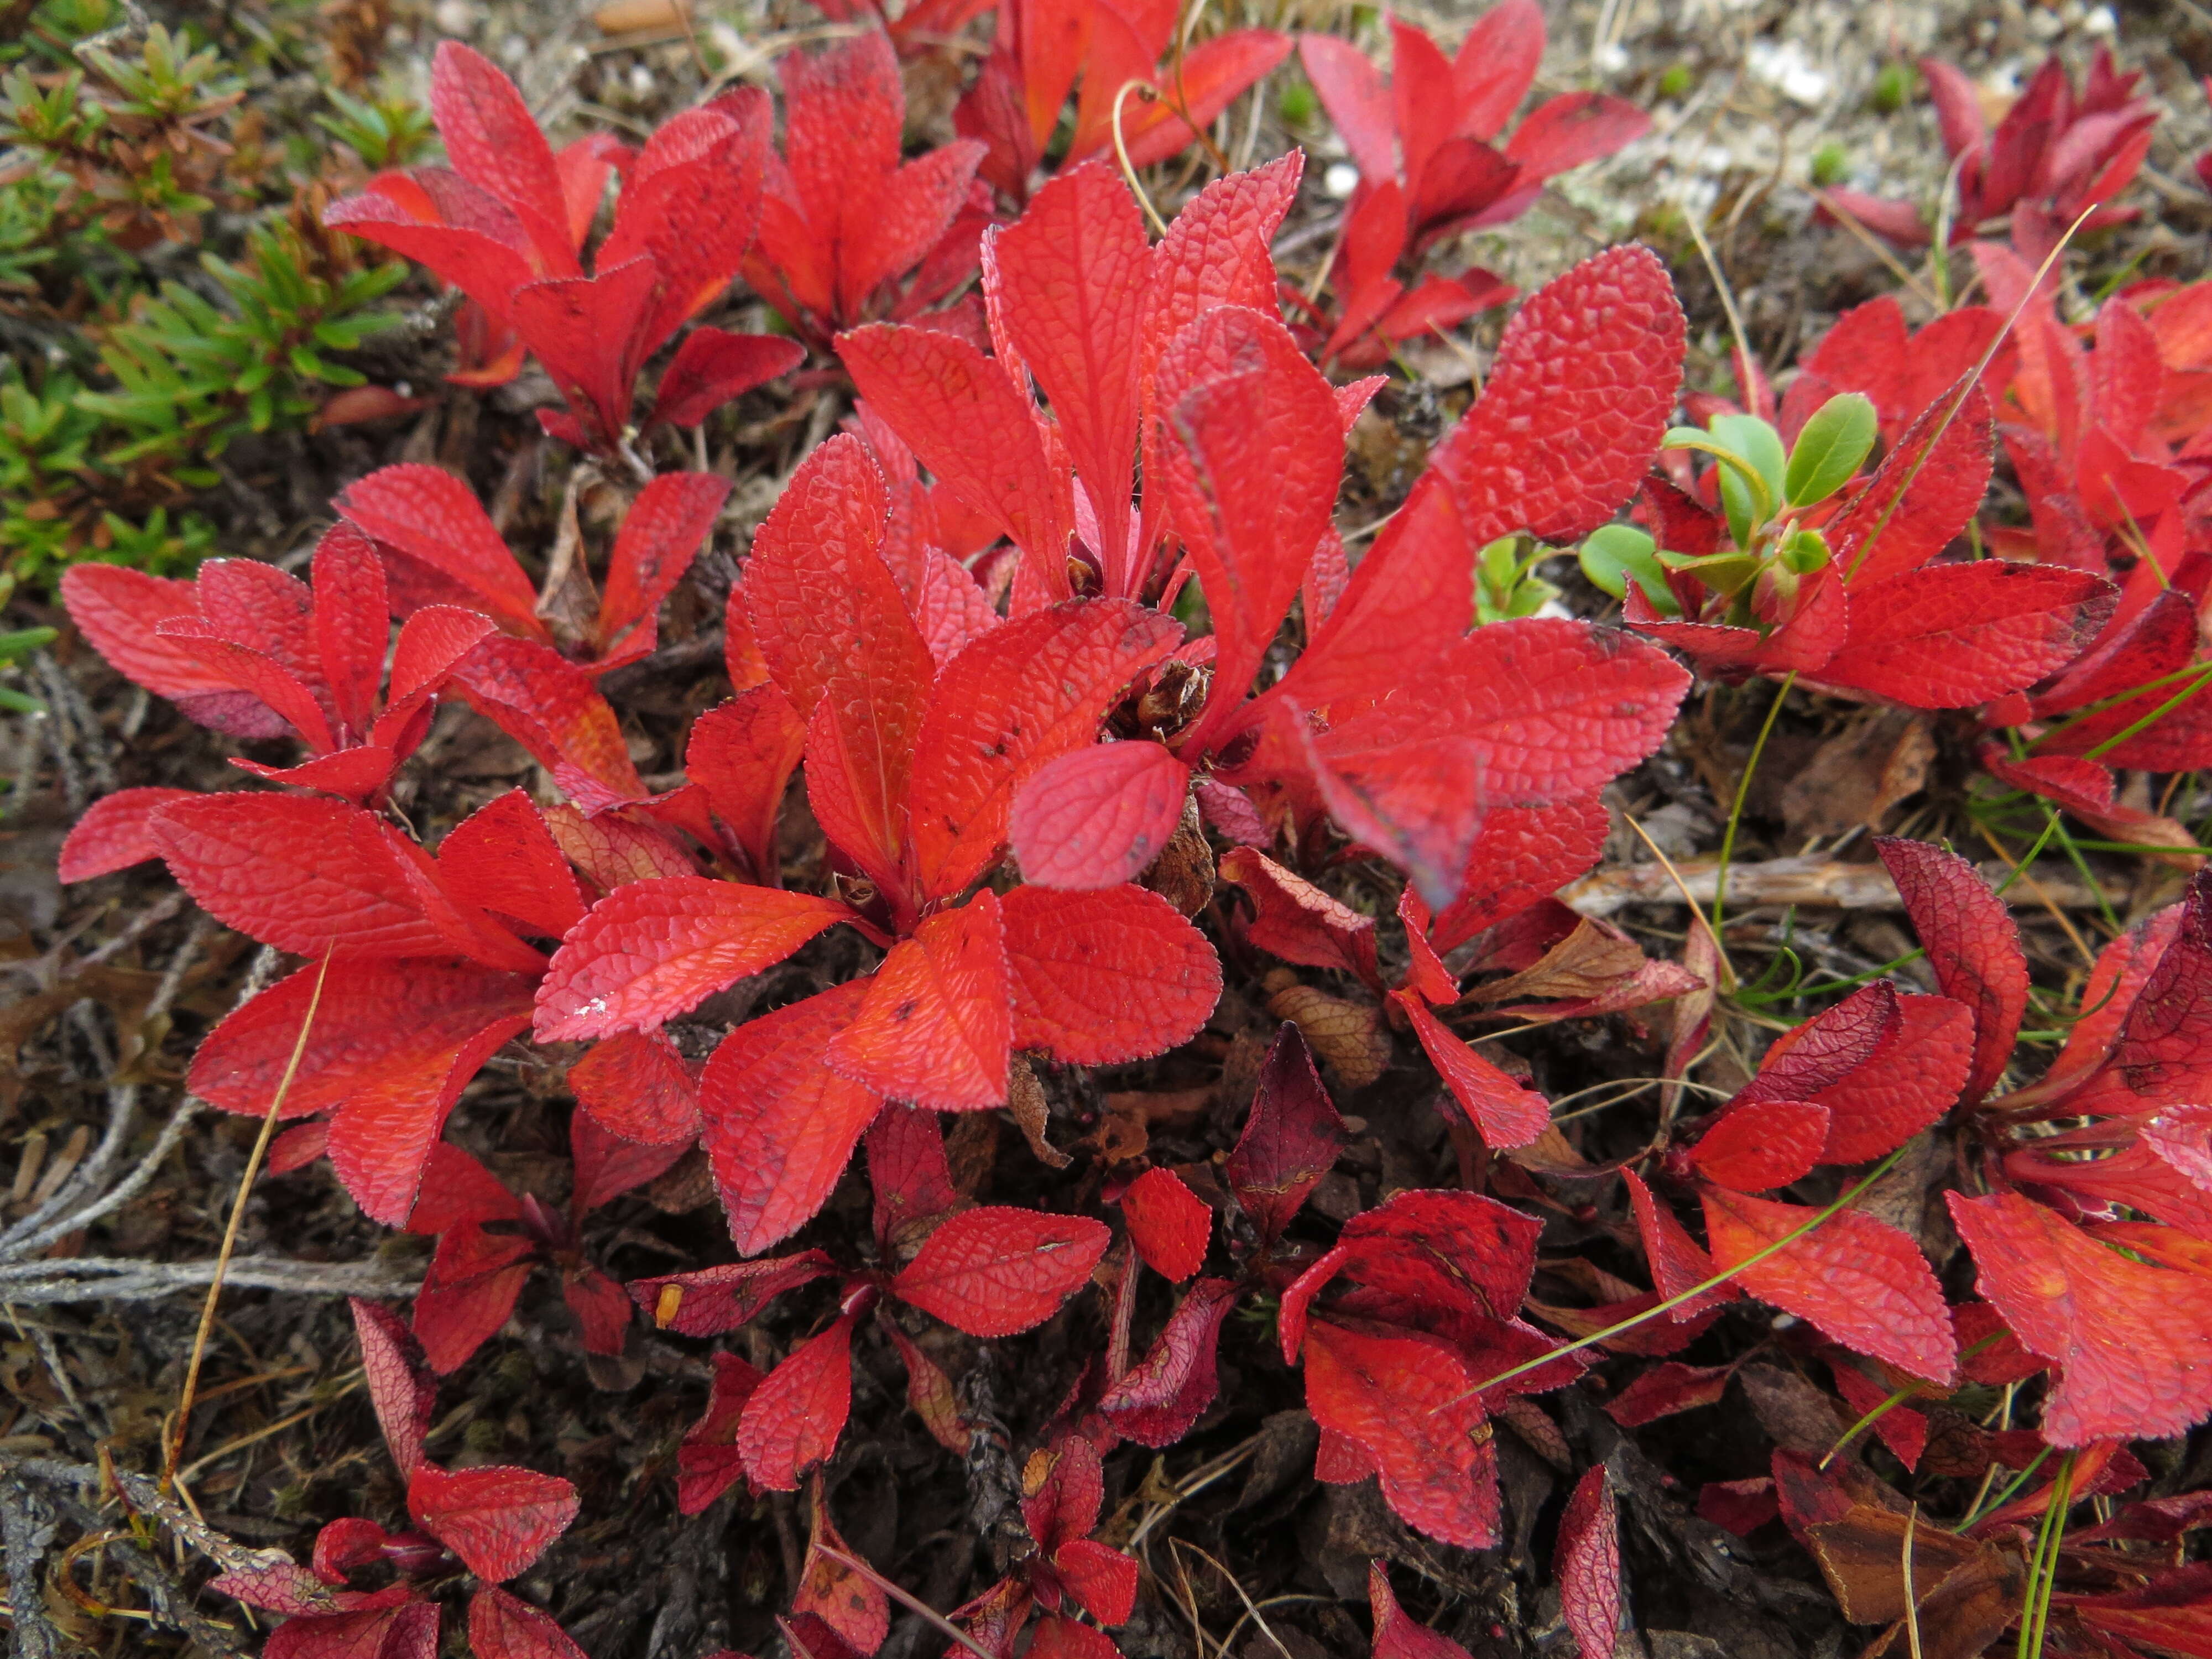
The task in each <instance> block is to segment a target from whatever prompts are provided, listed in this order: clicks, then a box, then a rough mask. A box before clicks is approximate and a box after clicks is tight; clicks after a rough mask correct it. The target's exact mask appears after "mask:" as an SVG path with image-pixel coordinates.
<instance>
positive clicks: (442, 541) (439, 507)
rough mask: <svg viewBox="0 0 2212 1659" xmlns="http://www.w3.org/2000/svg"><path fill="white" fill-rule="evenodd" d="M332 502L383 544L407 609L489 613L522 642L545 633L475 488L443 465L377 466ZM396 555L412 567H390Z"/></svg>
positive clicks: (534, 601)
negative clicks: (446, 607)
mask: <svg viewBox="0 0 2212 1659" xmlns="http://www.w3.org/2000/svg"><path fill="white" fill-rule="evenodd" d="M331 504H332V505H333V506H334V507H337V510H338V511H339V512H340V513H343V514H344V515H345V517H346V519H347V520H348V521H349V523H351V524H352V525H353V526H354V527H355V528H356V529H357V530H359V531H360V532H362V534H363V535H365V536H368V538H371V539H372V540H374V541H375V542H377V543H379V544H380V550H382V551H383V552H384V553H385V557H386V566H387V570H388V573H389V574H390V575H391V576H392V578H393V579H394V591H393V595H392V597H393V600H394V603H395V604H397V605H404V607H405V609H406V610H408V611H416V610H420V609H422V607H423V606H424V605H459V606H460V607H461V608H463V609H465V610H472V611H484V612H486V613H488V614H489V616H490V617H492V618H493V619H494V620H495V621H496V622H497V623H499V625H500V626H501V628H503V629H507V631H508V632H509V633H511V634H515V635H520V637H522V638H524V639H530V640H539V641H543V640H544V639H545V638H546V633H545V624H544V623H542V622H540V621H538V614H537V611H538V595H537V594H536V593H534V592H532V591H531V586H530V579H529V578H528V577H527V576H526V575H524V574H523V572H522V567H521V566H520V565H519V564H517V563H516V562H515V559H514V555H513V554H512V553H510V552H509V551H507V544H506V543H505V542H503V541H501V539H500V534H499V532H498V530H497V529H495V527H494V526H493V525H492V521H491V517H490V515H489V513H486V512H485V511H484V510H483V505H482V503H480V502H479V501H477V498H476V495H475V492H473V491H472V490H471V489H470V488H469V487H468V485H466V484H465V483H462V482H461V481H460V480H459V478H457V477H454V476H453V474H452V473H450V472H448V471H446V470H445V469H444V468H443V467H437V466H430V465H424V464H422V463H419V462H409V463H406V464H404V465H398V466H386V467H380V468H379V469H378V470H377V471H374V472H372V473H370V474H369V475H368V477H365V478H361V479H357V480H356V481H355V482H354V483H350V484H349V485H347V486H346V488H345V489H343V490H342V491H341V492H339V495H338V496H337V500H336V501H333V502H332V503H331ZM394 554H398V555H399V556H400V557H401V562H402V563H403V564H404V565H405V566H408V567H411V568H403V569H400V570H396V571H394V570H390V567H391V565H392V556H393V555H394ZM426 580H427V581H428V584H429V586H428V587H427V588H426V587H425V586H424V584H425V582H426ZM395 679H396V677H395ZM397 689H398V687H397V685H396V684H395V686H394V690H397Z"/></svg>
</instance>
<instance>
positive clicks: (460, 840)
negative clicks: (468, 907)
mask: <svg viewBox="0 0 2212 1659" xmlns="http://www.w3.org/2000/svg"><path fill="white" fill-rule="evenodd" d="M438 877H439V879H440V881H441V882H442V883H443V884H444V885H445V888H446V890H447V892H449V893H451V894H452V895H453V896H454V897H455V898H457V899H460V900H462V901H464V902H467V903H470V904H474V905H477V906H479V907H481V908H483V909H486V910H490V911H494V912H496V913H497V914H498V915H504V916H512V917H513V918H514V919H515V920H516V921H519V922H520V923H522V924H523V925H524V927H526V928H527V929H529V930H530V931H531V932H532V933H542V934H544V935H545V936H546V937H548V938H550V939H558V938H560V937H561V936H562V934H563V933H567V932H568V930H569V929H570V928H571V927H574V926H575V925H576V924H577V922H579V921H581V920H582V919H583V915H584V895H583V890H582V889H581V888H580V887H579V886H578V885H577V884H576V874H575V872H574V870H572V869H570V868H569V866H568V859H567V858H566V857H565V856H564V855H563V854H562V851H561V845H560V843H559V842H556V841H555V840H554V839H553V832H552V830H551V829H548V828H547V827H546V823H545V819H544V815H543V814H541V813H540V812H539V811H538V808H537V807H536V806H535V805H533V804H532V801H531V799H530V797H529V795H528V794H527V793H525V792H524V791H522V790H520V789H510V790H508V791H507V793H505V794H503V795H495V796H494V797H492V799H490V800H489V801H487V802H485V803H484V805H482V806H480V807H478V808H477V810H476V811H473V812H471V813H470V814H469V816H468V817H465V818H463V819H462V820H461V821H460V822H459V823H457V824H455V825H454V826H453V829H451V830H449V831H448V832H447V836H446V838H445V840H443V841H442V842H439V843H438Z"/></svg>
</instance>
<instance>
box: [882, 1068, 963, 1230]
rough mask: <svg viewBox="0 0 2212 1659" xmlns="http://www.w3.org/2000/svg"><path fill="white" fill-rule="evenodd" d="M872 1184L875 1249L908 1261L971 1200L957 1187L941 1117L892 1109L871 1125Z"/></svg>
mask: <svg viewBox="0 0 2212 1659" xmlns="http://www.w3.org/2000/svg"><path fill="white" fill-rule="evenodd" d="M868 1184H869V1186H870V1187H872V1188H874V1189H875V1205H874V1216H873V1218H872V1219H873V1222H874V1226H875V1234H876V1248H877V1249H878V1252H879V1253H880V1254H881V1255H882V1256H883V1259H884V1261H887V1262H904V1261H907V1260H908V1258H909V1257H911V1256H912V1255H914V1253H915V1250H917V1249H920V1248H921V1241H922V1240H923V1239H925V1238H927V1237H929V1235H930V1234H931V1233H933V1232H934V1231H936V1230H937V1225H938V1224H939V1222H941V1221H943V1220H944V1219H945V1217H947V1216H949V1215H951V1214H952V1213H953V1212H955V1211H957V1210H964V1209H966V1208H967V1207H968V1206H969V1200H967V1199H966V1198H965V1197H963V1195H962V1194H961V1193H960V1190H959V1189H958V1188H956V1187H955V1186H954V1185H953V1184H952V1167H951V1164H950V1162H949V1161H948V1160H947V1159H946V1158H945V1132H944V1130H943V1129H942V1128H941V1127H939V1123H938V1121H937V1114H936V1113H934V1112H924V1111H917V1110H916V1109H915V1108H913V1107H911V1106H898V1105H893V1106H890V1107H887V1108H885V1109H884V1111H882V1112H881V1113H879V1114H878V1115H877V1118H876V1121H874V1122H873V1123H872V1124H871V1125H869V1126H868Z"/></svg>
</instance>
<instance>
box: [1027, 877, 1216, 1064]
mask: <svg viewBox="0 0 2212 1659" xmlns="http://www.w3.org/2000/svg"><path fill="white" fill-rule="evenodd" d="M1002 908H1003V909H1004V912H1005V917H1006V957H1007V961H1008V963H1009V965H1010V966H1011V968H1012V992H1013V1014H1014V1019H1013V1033H1012V1041H1013V1043H1014V1046H1015V1047H1017V1048H1042V1049H1044V1050H1046V1051H1047V1052H1048V1053H1050V1054H1052V1055H1053V1056H1054V1058H1055V1059H1057V1060H1065V1061H1066V1062H1068V1063H1070V1064H1073V1065H1079V1066H1109V1065H1118V1064H1120V1063H1121V1062H1123V1061H1126V1060H1144V1059H1148V1058H1150V1057H1151V1056H1152V1055H1154V1054H1164V1053H1165V1052H1166V1051H1167V1050H1168V1049H1170V1048H1175V1047H1176V1046H1177V1045H1178V1044H1180V1043H1182V1042H1188V1040H1189V1039H1190V1038H1192V1037H1193V1036H1196V1035H1197V1034H1198V1032H1199V1030H1200V1028H1202V1027H1203V1026H1204V1025H1205V1024H1206V1018H1207V1017H1208V1016H1209V1015H1211V1014H1212V1012H1213V1006H1214V1004H1215V1002H1216V1001H1217V1000H1219V998H1220V995H1221V962H1220V959H1219V958H1218V957H1216V956H1215V955H1214V952H1213V947H1212V945H1210V944H1208V943H1207V942H1206V936H1205V935H1204V934H1202V933H1200V932H1199V931H1198V929H1197V928H1195V927H1192V926H1191V924H1190V923H1189V922H1188V921H1186V920H1185V919H1184V918H1183V917H1182V915H1181V914H1180V913H1179V912H1177V910H1176V908H1175V906H1174V905H1172V904H1170V903H1169V902H1168V901H1167V900H1165V899H1164V898H1162V897H1161V896H1159V895H1158V894H1157V893H1152V892H1147V891H1146V890H1144V889H1143V888H1141V887H1128V886H1123V887H1109V888H1106V889H1103V890H1101V891H1098V892H1094V893H1054V892H1050V891H1048V890H1044V889H1041V888H1035V887H1017V888H1016V889H1014V890H1013V891H1012V893H1010V894H1008V895H1007V896H1006V902H1005V904H1004V906H1003V907H1002Z"/></svg>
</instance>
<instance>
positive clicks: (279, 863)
mask: <svg viewBox="0 0 2212 1659" xmlns="http://www.w3.org/2000/svg"><path fill="white" fill-rule="evenodd" d="M148 829H149V834H150V836H152V838H153V841H154V844H155V847H157V848H159V849H160V851H161V856H162V857H163V858H164V859H165V860H167V861H168V865H169V870H170V872H171V873H172V874H173V875H174V876H175V877H176V878H177V880H178V882H179V884H181V885H182V886H183V888H184V889H185V891H186V892H188V893H190V894H191V896H192V897H193V898H194V899H196V900H197V901H198V902H199V905H200V908H202V909H204V910H205V911H207V912H208V914H209V915H212V916H213V917H215V919H216V921H220V922H222V923H224V924H225V925H226V926H228V927H235V928H237V929H238V930H239V931H240V933H246V934H250V935H251V936H252V937H253V938H255V939H260V940H261V941H262V942H263V943H264V944H266V945H276V947H277V948H278V949H279V950H283V951H292V952H294V953H295V955H299V956H307V957H320V956H322V955H323V954H324V952H325V951H331V954H332V957H333V958H334V959H335V960H348V959H351V960H359V959H362V958H366V957H440V956H450V955H453V953H454V948H455V947H454V945H453V941H452V939H450V938H449V937H448V936H447V933H445V932H444V931H443V930H441V928H440V927H438V926H437V924H436V923H435V921H433V920H432V918H431V916H430V915H428V914H427V913H426V910H425V902H426V899H427V900H429V901H431V902H435V893H436V888H435V881H434V880H433V879H432V878H431V877H430V871H431V869H432V866H431V864H430V860H429V859H428V856H427V855H426V854H423V853H422V851H421V850H420V849H418V848H416V846H415V845H414V844H413V843H412V842H408V841H406V840H404V838H402V837H401V836H400V835H399V834H398V832H397V831H396V830H394V829H392V828H391V826H390V825H388V824H386V823H385V822H384V821H383V820H382V819H381V818H379V817H376V816H375V815H374V814H373V813H370V812H366V811H362V809H361V808H359V807H357V806H349V805H346V804H345V803H343V802H342V801H335V800H318V799H309V798H307V797H305V796H298V795H269V794H254V795H247V794H226V795H206V796H202V797H200V798H199V799H194V800H188V801H178V802H174V803H172V804H171V805H168V806H167V807H165V808H164V809H163V810H162V811H161V814H160V815H159V816H158V817H154V818H152V819H150V820H149V823H148ZM448 908H450V906H449V907H448Z"/></svg>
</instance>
